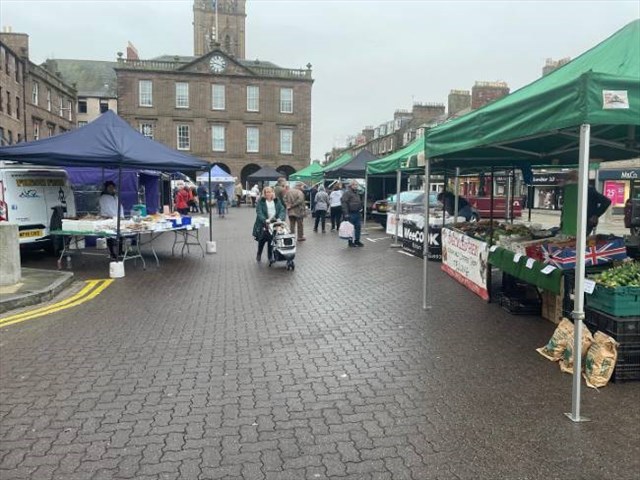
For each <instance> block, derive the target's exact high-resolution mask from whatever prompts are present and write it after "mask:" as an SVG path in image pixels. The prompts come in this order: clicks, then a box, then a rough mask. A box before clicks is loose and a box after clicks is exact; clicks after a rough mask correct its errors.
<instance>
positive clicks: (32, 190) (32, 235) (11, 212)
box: [0, 161, 76, 248]
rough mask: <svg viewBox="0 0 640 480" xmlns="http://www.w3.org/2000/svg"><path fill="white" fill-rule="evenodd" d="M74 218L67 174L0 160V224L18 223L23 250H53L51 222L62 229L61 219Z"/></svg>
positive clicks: (74, 207)
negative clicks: (6, 222) (29, 248)
mask: <svg viewBox="0 0 640 480" xmlns="http://www.w3.org/2000/svg"><path fill="white" fill-rule="evenodd" d="M56 207H60V208H56ZM75 215H76V204H75V200H74V198H73V190H72V189H71V184H70V183H69V177H68V175H67V172H66V171H64V170H63V169H61V168H54V167H40V166H37V165H22V164H17V163H13V162H2V161H0V222H1V221H9V222H14V223H17V224H18V231H19V236H20V247H35V248H51V247H53V244H54V242H52V239H51V237H50V236H49V230H50V229H51V224H52V221H53V223H54V228H60V225H61V217H74V216H75Z"/></svg>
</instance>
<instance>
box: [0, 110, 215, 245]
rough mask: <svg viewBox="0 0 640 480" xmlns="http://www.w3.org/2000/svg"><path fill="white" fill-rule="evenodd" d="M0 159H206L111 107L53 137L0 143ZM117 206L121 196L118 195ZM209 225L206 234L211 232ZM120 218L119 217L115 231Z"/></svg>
mask: <svg viewBox="0 0 640 480" xmlns="http://www.w3.org/2000/svg"><path fill="white" fill-rule="evenodd" d="M0 159H2V160H12V161H16V162H23V163H34V164H38V165H51V166H61V167H101V168H107V169H117V170H118V179H119V180H118V184H121V183H122V169H123V168H133V169H138V170H142V169H152V170H161V171H179V170H204V169H207V168H208V167H209V163H208V162H206V161H204V160H200V159H198V158H196V157H193V156H191V155H188V154H186V153H181V152H178V151H177V150H173V149H172V148H169V147H167V146H165V145H163V144H161V143H159V142H156V141H154V140H151V139H149V138H146V137H144V136H143V135H142V134H141V133H139V132H138V131H137V130H135V129H134V128H132V127H131V126H130V125H129V124H128V123H127V122H125V121H124V120H123V119H122V118H120V117H119V116H118V115H116V114H115V113H114V112H112V111H111V110H109V111H107V112H105V113H103V114H102V115H100V117H98V118H97V119H95V120H94V121H93V122H91V123H89V124H87V125H85V126H84V127H81V128H78V129H76V130H71V131H69V132H66V133H62V134H60V135H56V136H54V137H49V138H44V139H42V140H34V141H32V142H25V143H18V144H16V145H9V146H5V147H0ZM118 210H120V196H118ZM212 233H213V232H212V231H211V226H210V227H209V235H210V237H211V236H212ZM119 234H120V218H119V217H118V235H119Z"/></svg>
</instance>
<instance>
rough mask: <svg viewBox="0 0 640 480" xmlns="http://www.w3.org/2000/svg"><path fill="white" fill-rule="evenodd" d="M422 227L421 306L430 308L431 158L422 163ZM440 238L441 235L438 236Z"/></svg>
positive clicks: (425, 308) (426, 308)
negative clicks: (423, 192) (423, 191)
mask: <svg viewBox="0 0 640 480" xmlns="http://www.w3.org/2000/svg"><path fill="white" fill-rule="evenodd" d="M424 190H425V195H424V200H423V201H424V227H423V230H422V237H423V240H422V308H423V310H431V291H430V288H429V273H428V271H427V270H428V262H429V213H430V212H429V192H430V191H431V159H429V158H428V157H427V161H426V162H425V164H424ZM440 238H442V236H441V237H440Z"/></svg>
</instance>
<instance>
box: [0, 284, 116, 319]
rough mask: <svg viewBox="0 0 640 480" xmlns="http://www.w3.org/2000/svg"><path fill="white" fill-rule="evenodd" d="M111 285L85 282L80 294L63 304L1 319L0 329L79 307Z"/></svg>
mask: <svg viewBox="0 0 640 480" xmlns="http://www.w3.org/2000/svg"><path fill="white" fill-rule="evenodd" d="M111 283H113V280H112V279H108V280H92V281H90V282H87V284H88V285H87V286H86V287H85V288H83V289H82V290H81V291H80V292H78V294H76V295H74V296H73V297H70V298H68V299H66V300H65V301H63V302H59V303H56V304H54V305H51V306H49V307H47V308H46V309H36V310H34V311H31V312H24V313H23V314H20V315H14V316H11V317H7V318H4V319H2V320H1V322H2V323H0V328H3V327H7V326H9V325H13V324H14V323H20V322H24V321H25V320H31V319H33V318H37V317H42V316H44V315H49V314H51V313H55V312H59V311H61V310H66V309H68V308H72V307H75V306H78V305H81V304H82V303H84V302H86V301H88V300H91V299H93V298H95V297H96V296H98V295H99V294H100V293H101V292H102V291H103V290H105V289H106V288H107V287H108V286H109V285H111ZM96 285H98V286H97V287H96ZM94 287H95V288H94ZM92 289H93V291H92ZM80 293H82V295H79V294H80Z"/></svg>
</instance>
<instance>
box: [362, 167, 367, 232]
mask: <svg viewBox="0 0 640 480" xmlns="http://www.w3.org/2000/svg"><path fill="white" fill-rule="evenodd" d="M365 169H366V166H365ZM368 187H369V176H368V173H367V171H366V170H365V172H364V221H363V222H362V232H361V233H360V234H361V235H369V232H367V196H368V195H369V193H368Z"/></svg>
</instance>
